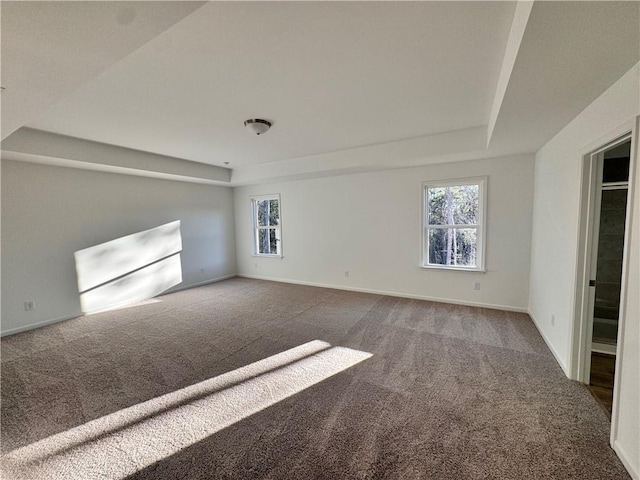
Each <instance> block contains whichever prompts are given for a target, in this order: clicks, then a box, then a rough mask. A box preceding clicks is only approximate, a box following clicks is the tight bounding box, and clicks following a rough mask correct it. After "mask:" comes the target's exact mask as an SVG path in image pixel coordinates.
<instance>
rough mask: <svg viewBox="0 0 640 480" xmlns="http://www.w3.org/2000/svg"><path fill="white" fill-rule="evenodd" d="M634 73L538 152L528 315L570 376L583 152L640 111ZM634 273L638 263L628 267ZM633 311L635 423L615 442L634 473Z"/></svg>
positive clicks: (628, 394)
mask: <svg viewBox="0 0 640 480" xmlns="http://www.w3.org/2000/svg"><path fill="white" fill-rule="evenodd" d="M639 72H640V67H639V65H636V66H635V67H634V68H632V69H631V70H630V71H629V72H627V73H626V74H625V75H624V76H623V77H622V78H620V80H618V81H617V82H616V83H615V84H614V85H612V86H611V87H610V88H609V89H608V90H607V91H606V92H604V93H603V94H602V95H601V96H600V97H599V98H598V99H597V100H595V101H594V102H593V103H592V104H591V105H590V106H589V107H587V108H586V109H585V110H584V111H583V112H582V113H580V115H578V116H577V117H576V118H575V119H574V120H573V121H572V122H571V123H570V124H569V125H567V126H566V127H565V128H564V129H563V130H562V131H560V132H559V133H558V134H557V135H556V136H555V137H554V138H553V139H551V140H550V141H549V142H548V143H547V144H546V145H545V146H544V147H543V148H542V149H540V151H538V153H537V154H536V162H535V190H534V214H533V236H532V252H531V282H530V283H531V286H530V294H529V310H530V313H531V315H532V317H533V318H534V320H535V321H536V323H537V325H538V328H539V329H540V331H541V333H542V334H543V336H544V337H545V339H546V340H547V343H548V344H549V346H550V348H551V349H552V350H553V351H554V353H555V354H556V358H558V361H559V362H560V364H561V365H562V367H563V368H564V370H565V372H566V373H567V374H568V375H569V372H570V370H571V365H570V362H571V350H572V349H571V346H572V345H571V343H572V339H571V338H570V336H571V328H572V322H573V321H574V293H575V286H576V255H577V247H578V228H579V226H578V218H579V204H580V198H581V197H580V183H581V178H582V177H581V164H582V154H583V153H585V152H584V150H585V149H586V148H588V147H589V146H590V145H593V144H594V142H596V141H598V140H599V139H603V138H604V137H605V136H606V135H607V134H608V133H609V132H612V131H614V130H615V129H616V128H617V127H619V126H620V125H622V124H624V123H625V122H629V121H631V120H632V119H633V118H634V117H635V116H636V115H638V114H639V113H640V107H639V98H638V88H639V81H638V76H639ZM637 202H638V199H637V196H636V199H635V207H636V218H635V219H634V220H635V223H636V224H637V223H638V220H637V211H638V208H639V207H638V203H637ZM634 228H637V227H634ZM634 242H635V243H633V244H632V248H631V249H632V250H634V249H635V250H637V248H638V237H637V235H636V236H635V237H634ZM636 258H637V257H636ZM636 267H637V261H636V265H634V266H633V268H636ZM629 288H630V290H629V291H630V297H633V296H636V297H637V295H638V290H639V285H638V282H637V277H636V280H633V278H632V281H630V282H629ZM628 308H629V307H628ZM633 308H634V307H633V306H631V315H630V316H628V318H627V323H628V324H632V323H634V322H635V323H636V326H635V327H631V328H630V329H629V330H628V331H627V338H625V344H627V343H630V348H626V349H625V357H623V358H622V359H621V360H622V362H623V364H624V365H625V367H624V369H625V370H626V372H625V374H627V373H629V375H632V376H634V377H635V382H636V383H635V386H634V385H633V384H630V385H629V386H624V395H625V396H624V398H621V403H623V404H626V405H629V406H634V405H635V407H634V408H635V409H636V413H635V419H636V421H635V423H634V422H632V421H631V420H632V418H629V417H627V416H626V414H624V415H622V416H621V418H620V423H621V431H620V435H621V436H620V438H621V439H622V438H623V430H624V432H625V433H624V435H627V434H628V435H627V436H625V437H624V438H625V440H624V441H625V442H626V443H625V445H624V448H625V449H626V451H627V452H629V454H630V455H631V456H632V457H631V459H630V460H629V461H630V462H632V463H633V465H634V467H633V468H635V471H636V472H638V465H639V458H638V457H639V456H640V451H639V447H638V439H639V436H640V432H638V423H637V408H638V407H637V406H638V404H639V399H638V395H639V391H638V380H637V371H638V345H639V342H638V335H637V332H638V330H637V322H638V315H637V310H635V313H634V311H633ZM552 314H554V315H555V326H553V325H552V324H551V315H552ZM634 328H635V331H634ZM634 332H635V333H634ZM634 335H635V336H634ZM627 355H628V357H627ZM634 356H635V357H634ZM628 369H631V370H632V371H631V372H629V370H628ZM634 372H635V373H634ZM628 388H631V390H628ZM629 408H631V407H629ZM628 429H630V430H628Z"/></svg>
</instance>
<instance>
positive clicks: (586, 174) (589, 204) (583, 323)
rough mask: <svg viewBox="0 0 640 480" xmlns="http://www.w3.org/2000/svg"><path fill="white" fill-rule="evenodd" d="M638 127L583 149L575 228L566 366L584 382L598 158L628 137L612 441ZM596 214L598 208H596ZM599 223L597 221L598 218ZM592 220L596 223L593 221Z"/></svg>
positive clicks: (630, 126) (586, 376)
mask: <svg viewBox="0 0 640 480" xmlns="http://www.w3.org/2000/svg"><path fill="white" fill-rule="evenodd" d="M639 130H640V116H639V117H636V118H635V119H634V120H633V121H630V122H626V123H625V124H623V125H621V126H620V127H618V128H617V129H615V130H614V131H612V132H610V133H609V134H608V135H606V136H605V137H602V138H601V139H600V140H598V141H597V142H594V143H593V144H591V145H590V146H588V147H587V148H585V149H584V150H583V151H582V169H581V170H582V172H581V176H582V183H581V192H580V197H581V205H580V217H579V228H578V248H577V262H576V289H575V307H574V312H575V313H574V321H573V324H572V328H571V334H570V338H571V345H570V349H571V362H570V366H569V373H570V378H572V379H573V380H578V381H580V382H583V383H587V384H588V383H589V373H590V362H591V335H592V333H593V332H592V331H590V329H589V327H591V329H593V324H592V321H589V317H591V312H590V311H589V307H590V306H591V305H592V304H591V305H590V302H591V301H593V299H592V298H591V297H592V296H593V295H594V294H595V292H594V290H595V289H593V288H590V287H589V280H590V279H591V270H590V267H591V262H592V258H593V255H594V252H593V246H594V243H593V236H594V235H593V232H594V227H595V225H597V224H596V220H597V218H596V212H595V208H596V200H597V195H600V194H601V192H598V190H599V189H598V188H597V180H598V178H597V175H596V174H597V162H596V161H597V158H598V154H601V153H602V152H603V151H604V150H606V149H608V148H610V147H612V146H614V145H616V144H618V143H621V142H624V141H626V140H628V139H629V138H630V139H631V155H630V161H629V190H628V194H627V198H628V201H627V214H626V219H625V234H624V248H623V259H622V279H621V291H620V315H619V320H618V339H617V347H616V350H617V355H616V366H615V378H614V387H613V412H612V416H611V442H612V443H613V441H614V439H615V438H616V434H617V426H618V407H619V405H618V404H619V392H620V382H619V379H620V372H621V370H622V367H623V366H622V356H623V355H622V349H623V343H622V338H623V336H624V330H625V305H626V303H627V293H628V292H627V290H628V288H627V279H628V271H629V250H630V246H631V245H630V243H631V221H632V218H633V200H634V191H635V187H636V185H635V183H636V182H635V180H636V176H637V174H636V169H637V168H638V132H639ZM598 217H599V212H598ZM598 223H599V222H598ZM594 224H595V225H594Z"/></svg>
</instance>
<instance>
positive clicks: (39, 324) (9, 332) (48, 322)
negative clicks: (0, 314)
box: [0, 313, 82, 337]
mask: <svg viewBox="0 0 640 480" xmlns="http://www.w3.org/2000/svg"><path fill="white" fill-rule="evenodd" d="M81 316H82V314H81V313H80V314H78V315H71V316H66V317H59V318H50V319H49V320H43V321H42V322H37V323H30V324H29V325H23V326H21V327H16V328H10V329H9V330H4V331H3V332H0V337H6V336H8V335H15V334H16V333H22V332H26V331H27V330H33V329H35V328H40V327H46V326H47V325H51V324H54V323H59V322H64V321H66V320H71V319H72V318H78V317H81Z"/></svg>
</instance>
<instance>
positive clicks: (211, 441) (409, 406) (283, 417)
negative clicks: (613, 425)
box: [1, 278, 629, 480]
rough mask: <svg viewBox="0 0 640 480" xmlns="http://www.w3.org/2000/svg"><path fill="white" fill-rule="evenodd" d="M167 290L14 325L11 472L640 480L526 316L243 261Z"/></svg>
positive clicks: (8, 414) (7, 430) (6, 355)
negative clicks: (288, 276) (245, 275)
mask: <svg viewBox="0 0 640 480" xmlns="http://www.w3.org/2000/svg"><path fill="white" fill-rule="evenodd" d="M157 300H159V301H158V302H152V303H147V304H145V305H140V306H136V307H131V308H127V309H122V310H118V311H113V312H106V313H101V314H97V315H92V316H86V317H80V318H77V319H74V320H70V321H67V322H64V323H60V324H56V325H52V326H49V327H45V328H41V329H38V330H34V331H31V332H27V333H23V334H18V335H14V336H10V337H6V338H4V339H2V342H1V345H2V453H3V456H4V458H3V466H2V469H3V472H2V473H3V476H2V478H3V479H7V480H9V479H14V478H15V479H17V478H25V479H28V478H38V479H40V478H47V479H48V478H54V479H58V478H60V479H62V478H64V479H65V480H66V479H74V478H78V479H82V480H90V479H93V478H96V479H98V478H100V479H106V478H112V479H116V478H118V479H120V478H127V479H131V480H133V479H136V480H137V479H257V478H269V479H314V478H318V479H368V478H371V479H374V478H375V479H383V478H384V479H386V478H389V479H392V478H393V479H489V478H495V479H519V480H520V479H543V478H549V479H551V478H554V479H566V478H576V479H617V478H629V477H628V475H627V474H626V472H625V470H624V468H623V466H622V464H621V463H620V462H619V460H618V459H617V457H616V456H615V454H614V453H613V451H612V450H611V449H610V448H609V445H608V439H609V428H610V425H609V421H608V420H607V418H606V414H605V412H603V410H602V409H601V408H600V407H599V406H598V404H597V403H596V400H595V399H594V398H593V397H592V396H591V395H590V394H589V392H588V390H587V389H586V388H585V387H584V386H583V385H581V384H578V383H576V382H571V381H569V380H567V379H566V377H565V376H564V375H563V373H562V371H561V370H560V368H559V367H558V365H557V364H556V362H555V360H554V359H553V357H552V355H551V353H550V352H549V351H548V349H547V347H546V346H545V344H544V342H543V340H542V338H541V337H540V335H539V334H538V332H537V330H536V328H535V327H534V325H533V323H532V322H531V320H530V319H529V317H528V316H527V315H524V314H517V313H510V312H502V311H497V310H489V309H481V308H472V307H463V306H455V305H447V304H439V303H433V302H426V301H418V300H410V299H401V298H394V297H387V296H379V295H368V294H360V293H352V292H344V291H338V290H329V289H319V288H313V287H305V286H296V285H287V284H280V283H272V282H264V281H258V280H249V279H240V278H236V279H232V280H228V281H225V282H220V283H216V284H212V285H208V286H205V287H201V288H196V289H191V290H187V291H183V292H179V293H176V294H171V295H165V296H162V297H159V298H158V299H157ZM48 469H49V470H48Z"/></svg>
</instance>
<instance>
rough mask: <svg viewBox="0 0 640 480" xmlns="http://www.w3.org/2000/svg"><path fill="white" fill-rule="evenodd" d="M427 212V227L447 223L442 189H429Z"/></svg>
mask: <svg viewBox="0 0 640 480" xmlns="http://www.w3.org/2000/svg"><path fill="white" fill-rule="evenodd" d="M428 194H429V205H428V208H429V211H428V212H427V215H428V216H429V217H428V218H429V225H444V224H446V223H447V221H446V206H445V195H444V188H442V187H436V188H429V189H428Z"/></svg>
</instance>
